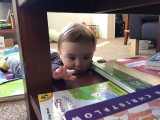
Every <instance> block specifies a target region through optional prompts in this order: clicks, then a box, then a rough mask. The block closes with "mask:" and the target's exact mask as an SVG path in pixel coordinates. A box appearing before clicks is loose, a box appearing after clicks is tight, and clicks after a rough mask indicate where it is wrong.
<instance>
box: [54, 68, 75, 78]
mask: <svg viewBox="0 0 160 120" xmlns="http://www.w3.org/2000/svg"><path fill="white" fill-rule="evenodd" d="M73 73H75V70H68V69H67V67H66V66H65V65H64V66H60V67H59V68H57V69H56V70H55V71H54V72H53V74H52V76H53V78H54V79H64V80H76V78H77V77H76V76H74V75H73Z"/></svg>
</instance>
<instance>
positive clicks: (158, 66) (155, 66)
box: [145, 52, 160, 76]
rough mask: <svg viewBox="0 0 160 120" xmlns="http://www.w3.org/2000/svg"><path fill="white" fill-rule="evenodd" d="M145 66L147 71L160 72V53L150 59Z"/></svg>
mask: <svg viewBox="0 0 160 120" xmlns="http://www.w3.org/2000/svg"><path fill="white" fill-rule="evenodd" d="M145 65H146V68H147V69H151V70H158V71H160V52H159V53H157V54H155V55H153V56H152V57H150V58H149V59H148V60H147V61H146V64H145ZM159 76H160V74H159Z"/></svg>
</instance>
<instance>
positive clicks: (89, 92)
mask: <svg viewBox="0 0 160 120" xmlns="http://www.w3.org/2000/svg"><path fill="white" fill-rule="evenodd" d="M126 94H127V92H126V91H124V90H123V89H121V88H120V87H118V86H117V85H115V84H114V83H112V82H111V81H107V82H103V83H99V84H95V85H90V86H84V87H79V88H74V89H69V90H63V91H57V92H51V93H45V94H39V95H38V100H39V105H40V110H41V114H42V119H43V120H64V119H65V117H64V114H65V113H66V112H67V111H69V110H72V109H76V108H79V107H82V106H86V105H91V104H93V103H97V102H100V101H105V100H108V99H113V98H116V97H118V96H122V95H126Z"/></svg>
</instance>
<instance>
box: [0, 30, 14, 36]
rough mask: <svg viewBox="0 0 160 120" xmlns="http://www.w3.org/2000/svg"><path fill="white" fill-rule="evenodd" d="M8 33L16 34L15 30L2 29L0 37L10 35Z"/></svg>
mask: <svg viewBox="0 0 160 120" xmlns="http://www.w3.org/2000/svg"><path fill="white" fill-rule="evenodd" d="M10 33H16V30H15V29H4V30H0V35H4V34H10Z"/></svg>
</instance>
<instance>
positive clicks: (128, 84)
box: [92, 61, 152, 92]
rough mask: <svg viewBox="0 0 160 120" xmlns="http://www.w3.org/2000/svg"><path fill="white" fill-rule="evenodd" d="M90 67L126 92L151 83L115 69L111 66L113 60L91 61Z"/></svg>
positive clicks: (146, 86) (143, 87) (147, 86)
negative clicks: (103, 61) (104, 61)
mask: <svg viewBox="0 0 160 120" xmlns="http://www.w3.org/2000/svg"><path fill="white" fill-rule="evenodd" d="M92 69H93V71H96V72H97V73H99V74H100V75H102V76H104V77H107V78H109V80H111V81H112V82H114V83H115V84H117V85H118V86H120V87H121V88H123V89H125V90H126V91H128V92H135V91H138V90H141V89H145V88H149V87H151V86H152V85H151V84H149V83H147V82H144V81H142V80H141V79H138V78H136V77H134V76H131V75H129V74H127V73H124V72H122V71H120V70H117V69H115V68H114V67H113V61H109V62H106V63H97V62H93V64H92Z"/></svg>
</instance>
